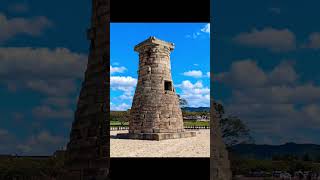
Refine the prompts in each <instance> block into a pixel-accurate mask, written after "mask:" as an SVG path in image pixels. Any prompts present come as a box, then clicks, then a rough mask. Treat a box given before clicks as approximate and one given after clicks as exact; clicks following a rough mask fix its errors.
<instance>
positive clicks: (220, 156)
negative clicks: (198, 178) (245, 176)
mask: <svg viewBox="0 0 320 180" xmlns="http://www.w3.org/2000/svg"><path fill="white" fill-rule="evenodd" d="M211 107H213V101H212V100H211ZM211 109H214V108H211ZM210 115H211V118H210V119H211V120H210V127H211V128H210V146H211V147H210V180H231V178H232V173H231V170H230V162H229V158H228V152H227V150H226V147H225V144H224V143H223V140H222V136H221V130H220V126H219V122H218V120H219V119H218V118H217V116H216V112H215V111H213V110H211V113H210Z"/></svg>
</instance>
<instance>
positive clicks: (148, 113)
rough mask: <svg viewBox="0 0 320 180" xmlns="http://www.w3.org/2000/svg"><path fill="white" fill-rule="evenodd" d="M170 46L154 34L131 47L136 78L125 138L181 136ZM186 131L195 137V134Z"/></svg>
mask: <svg viewBox="0 0 320 180" xmlns="http://www.w3.org/2000/svg"><path fill="white" fill-rule="evenodd" d="M173 49H174V44H173V43H168V42H165V41H162V40H160V39H157V38H155V37H150V38H148V39H147V40H145V41H143V42H141V43H139V44H138V45H136V46H135V47H134V50H135V51H136V52H138V53H139V70H138V75H139V77H138V84H137V87H136V90H135V94H134V97H133V101H132V107H131V110H130V121H129V135H128V137H131V138H134V139H137V138H141V139H145V138H144V137H145V136H148V137H149V136H150V137H152V138H149V139H154V138H155V139H160V140H163V139H166V138H167V139H170V138H179V137H180V138H182V137H183V136H184V133H183V132H185V130H184V126H183V118H182V112H181V109H180V106H179V98H178V96H177V95H176V93H175V88H174V85H173V81H172V77H171V69H170V67H171V66H170V53H171V51H172V50H173ZM146 133H148V135H145V134H146ZM150 133H155V134H153V135H150ZM159 133H160V134H161V133H167V134H168V133H172V134H171V135H165V134H164V135H159ZM134 134H135V135H134ZM186 134H191V135H190V137H191V136H195V133H186ZM186 137H187V136H186ZM147 139H148V138H147Z"/></svg>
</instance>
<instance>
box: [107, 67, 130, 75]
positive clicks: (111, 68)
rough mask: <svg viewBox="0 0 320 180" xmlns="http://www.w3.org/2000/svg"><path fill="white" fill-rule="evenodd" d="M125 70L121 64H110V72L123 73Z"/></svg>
mask: <svg viewBox="0 0 320 180" xmlns="http://www.w3.org/2000/svg"><path fill="white" fill-rule="evenodd" d="M126 70H127V68H125V67H123V66H121V67H112V66H110V74H114V73H123V72H124V71H126Z"/></svg>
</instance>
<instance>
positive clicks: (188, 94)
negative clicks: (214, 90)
mask: <svg viewBox="0 0 320 180" xmlns="http://www.w3.org/2000/svg"><path fill="white" fill-rule="evenodd" d="M176 87H178V88H180V89H181V90H182V93H181V94H180V95H181V97H182V98H184V99H186V100H187V102H188V106H190V107H201V106H203V107H209V106H210V105H209V104H210V89H209V88H208V87H204V86H203V84H202V82H201V81H197V82H196V83H194V84H192V83H191V82H190V81H189V80H185V81H182V83H181V84H178V85H176Z"/></svg>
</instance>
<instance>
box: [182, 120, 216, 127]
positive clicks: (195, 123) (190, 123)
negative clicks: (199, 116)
mask: <svg viewBox="0 0 320 180" xmlns="http://www.w3.org/2000/svg"><path fill="white" fill-rule="evenodd" d="M183 124H184V126H210V122H209V121H189V120H186V121H183Z"/></svg>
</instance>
